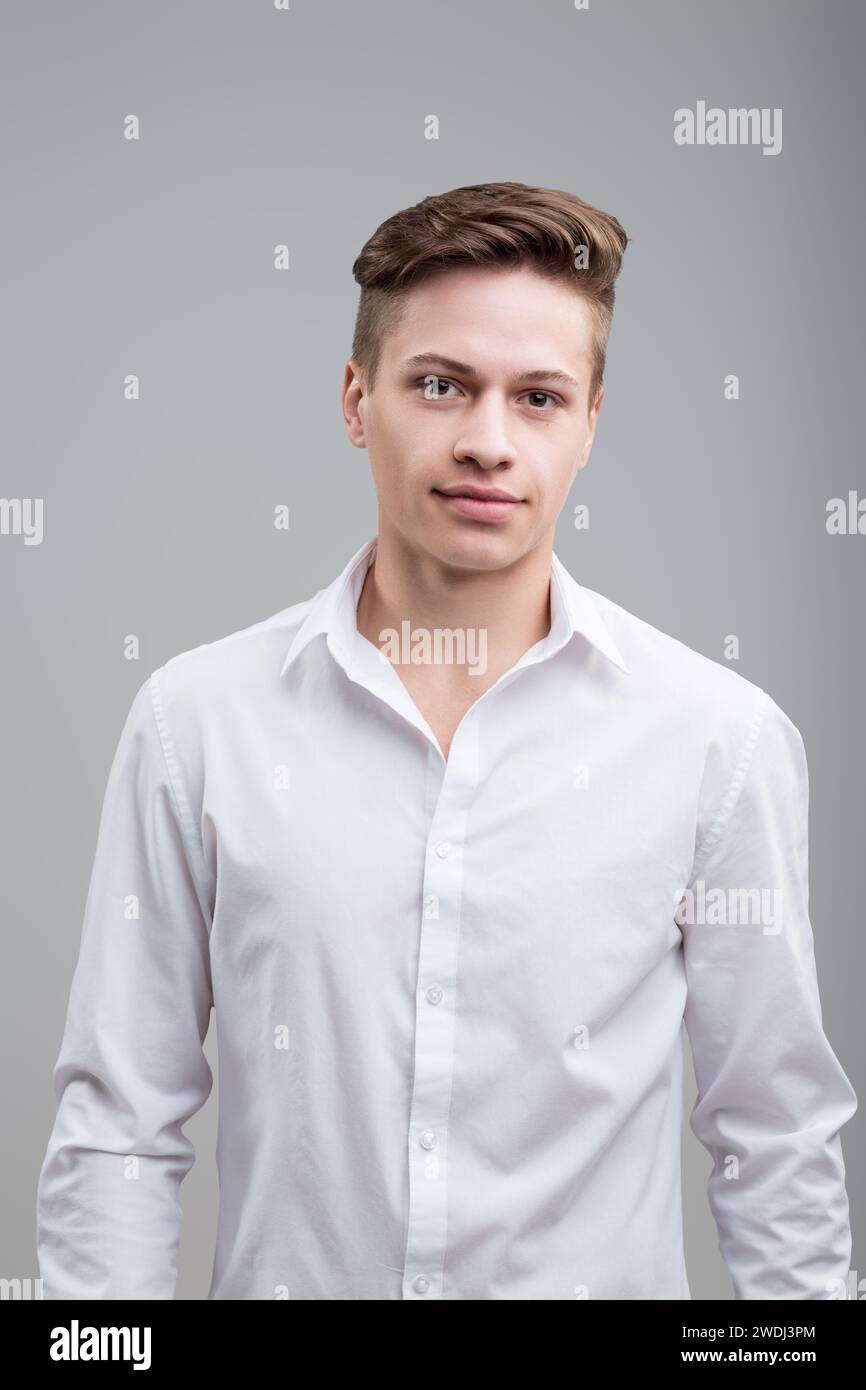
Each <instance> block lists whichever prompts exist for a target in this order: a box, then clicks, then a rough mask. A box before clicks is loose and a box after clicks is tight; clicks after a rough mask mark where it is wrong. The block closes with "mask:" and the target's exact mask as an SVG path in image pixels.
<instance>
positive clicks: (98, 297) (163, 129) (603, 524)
mask: <svg viewBox="0 0 866 1390" xmlns="http://www.w3.org/2000/svg"><path fill="white" fill-rule="evenodd" d="M2 26H3V30H4V32H3V35H2V43H0V52H2V53H3V54H4V56H3V58H2V59H0V62H2V67H3V71H2V84H0V103H2V110H0V129H2V132H3V135H2V143H3V170H2V177H3V183H2V187H3V190H4V199H3V201H4V212H3V216H2V219H0V236H2V250H3V254H2V262H0V275H2V295H3V304H2V321H3V326H4V331H3V334H2V351H3V361H2V373H0V380H2V390H3V396H4V401H3V406H4V426H3V454H2V476H0V495H2V496H5V497H42V498H43V499H44V525H45V535H44V540H43V543H42V545H39V546H25V545H24V544H23V542H22V539H21V537H16V536H0V583H2V588H0V592H2V600H3V601H2V632H0V638H2V644H3V648H2V649H3V657H4V664H5V670H6V679H4V681H3V682H2V701H3V708H2V741H0V746H2V760H3V763H2V780H0V787H2V792H0V803H2V804H0V815H2V824H0V845H2V856H3V862H2V872H0V893H2V901H3V955H4V965H5V970H4V972H3V987H2V989H3V996H2V1009H0V1017H2V1028H3V1035H4V1036H3V1048H4V1061H5V1065H4V1067H3V1075H2V1088H3V1094H2V1097H0V1107H2V1114H3V1116H4V1119H5V1121H6V1124H5V1127H4V1137H3V1154H2V1187H0V1191H2V1197H0V1205H2V1217H0V1219H2V1247H0V1248H2V1267H0V1275H4V1276H6V1277H21V1278H25V1277H27V1276H31V1277H35V1276H36V1275H37V1273H38V1270H37V1267H36V1256H35V1187H36V1178H37V1175H38V1170H39V1167H40V1164H41V1161H42V1157H43V1153H44V1149H45V1145H46V1143H47V1139H48V1134H49V1130H50V1127H51V1123H52V1119H53V1113H54V1100H53V1093H52V1088H51V1070H52V1068H53V1065H54V1061H55V1058H56V1054H57V1050H58V1048H59V1044H60V1037H61V1032H62V1025H63V1017H64V1013H65V1008H66V1001H67V996H68V990H69V983H70V979H71V973H72V969H73V966H74V964H75V960H76V957H77V952H78V943H79V933H80V927H81V918H82V913H83V907H84V900H85V895H86V891H87V884H88V878H89V874H90V867H91V861H92V857H93V851H94V848H95V835H96V828H97V823H98V818H99V811H100V806H101V801H102V796H103V792H104V790H105V780H106V777H107V774H108V769H109V765H110V762H111V757H112V755H113V752H114V748H115V745H116V743H117V739H118V737H119V734H120V730H121V727H122V725H123V721H124V719H125V716H126V713H127V711H128V708H129V705H130V702H131V700H132V696H133V694H134V693H135V691H136V689H137V688H138V686H139V685H140V683H141V682H142V680H143V679H144V678H145V677H146V676H147V675H148V674H149V673H150V671H152V670H153V669H155V668H156V667H157V666H159V665H160V664H161V663H162V662H164V661H166V660H167V659H168V658H169V657H171V656H173V655H174V654H175V653H177V652H180V651H184V650H186V649H188V648H190V647H194V646H197V645H198V644H200V643H202V642H206V641H211V640H213V639H216V638H218V637H221V636H223V635H225V634H226V633H229V632H232V631H235V630H236V629H238V628H242V627H246V626H247V625H249V624H250V623H253V622H256V621H258V620H259V619H261V618H264V617H266V616H268V615H269V614H271V613H274V612H276V611H278V610H280V609H282V608H284V607H287V606H288V605H289V604H291V603H295V602H297V601H299V600H300V599H303V598H306V597H309V596H310V595H311V594H312V593H313V592H315V590H316V589H318V588H320V587H321V586H322V585H323V584H326V583H327V582H328V581H329V580H330V579H331V578H333V576H334V575H335V574H336V572H337V570H338V569H339V568H340V567H341V566H342V565H343V564H344V563H345V561H346V560H347V559H348V557H349V555H350V554H351V553H352V552H353V551H354V550H355V549H357V547H358V546H359V545H360V544H361V543H362V542H363V541H364V540H365V539H367V538H369V537H370V536H372V535H373V534H374V533H375V528H376V505H375V494H374V491H373V486H372V481H371V478H370V474H369V465H368V462H367V458H366V455H365V454H363V453H361V452H358V451H357V450H355V449H353V448H352V447H351V446H350V445H349V443H348V442H347V440H346V438H345V436H344V430H343V425H342V421H341V417H340V411H339V394H340V388H341V379H342V370H343V366H344V363H345V360H346V358H347V357H348V356H349V352H350V340H351V329H352V322H353V316H354V310H355V305H356V301H357V287H356V286H355V284H354V282H353V280H352V278H351V264H352V261H353V259H354V257H355V256H356V255H357V253H358V251H359V250H360V248H361V245H362V244H363V242H364V241H365V240H366V238H367V237H368V236H369V235H370V234H371V233H372V231H373V230H374V228H375V227H376V226H377V225H378V224H379V222H380V221H382V220H383V218H385V217H386V216H388V215H390V214H391V213H392V212H394V211H396V210H397V209H398V208H402V207H406V206H408V205H409V204H411V203H414V202H416V201H417V200H418V199H420V198H422V197H424V196H425V195H426V194H428V193H435V192H441V191H443V190H445V189H448V188H452V187H455V186H457V185H458V184H463V183H477V182H486V181H489V180H494V179H515V180H520V181H522V182H527V183H537V184H542V185H549V186H553V187H558V188H567V189H569V190H571V191H573V192H575V193H577V194H579V195H580V196H581V197H583V198H585V199H586V200H587V201H589V202H592V203H595V204H597V205H598V206H600V207H602V208H605V209H606V210H608V211H610V212H612V213H614V214H615V215H616V216H617V217H618V218H619V219H620V221H621V222H622V223H623V225H624V226H625V228H626V231H627V232H628V233H629V235H630V236H631V237H632V238H633V240H632V244H631V245H630V246H629V248H628V251H627V253H626V257H625V264H624V269H623V272H622V275H621V277H620V281H619V289H618V304H617V308H616V312H615V315H614V327H613V333H612V336H611V340H610V352H609V359H608V371H607V375H606V387H607V396H606V399H605V402H604V405H603V407H602V411H601V415H600V417H599V425H598V433H597V437H596V443H595V447H594V451H593V454H592V458H591V461H590V465H589V467H588V468H587V469H586V470H585V471H584V472H583V473H581V474H579V475H578V479H577V481H576V483H575V487H574V490H573V493H572V495H571V497H570V498H569V502H568V504H567V507H566V510H565V512H564V513H563V517H562V522H561V524H560V528H559V531H558V534H557V546H556V549H557V553H558V554H559V556H560V558H561V559H562V560H563V561H564V562H565V563H566V565H567V566H568V567H569V568H570V569H571V571H572V573H573V574H575V576H576V578H578V579H579V580H580V581H581V582H583V583H585V584H586V585H588V586H589V587H590V588H594V589H596V590H599V591H600V592H601V593H605V594H607V595H609V596H610V597H611V598H612V599H614V600H615V601H616V602H618V603H621V604H623V605H624V606H625V607H626V608H628V609H630V610H631V611H632V612H635V613H637V614H638V615H639V616H640V617H642V618H644V619H645V620H647V621H648V622H650V623H652V624H654V625H655V626H657V627H659V628H662V629H663V630H665V631H667V632H670V633H672V634H673V635H674V636H676V637H678V638H679V639H680V640H682V641H684V642H686V643H687V644H688V645H690V646H692V647H694V648H696V649H697V650H699V651H701V652H704V653H705V654H706V655H708V656H710V657H712V658H714V659H716V660H719V661H723V660H724V655H723V647H722V644H723V640H724V637H725V636H726V635H727V634H729V633H736V634H738V635H739V638H740V644H741V647H740V659H739V663H738V669H739V670H740V671H741V672H742V674H743V675H745V676H746V677H748V678H749V679H750V680H753V681H755V682H756V683H757V684H759V685H761V686H763V687H764V688H765V689H767V690H768V691H769V693H770V694H771V695H772V696H773V698H774V699H776V700H777V701H778V703H779V704H780V705H781V706H782V708H783V709H784V710H785V711H786V712H787V713H788V714H789V715H790V717H791V718H792V719H793V720H794V722H795V724H797V726H798V727H799V729H800V731H801V732H802V734H803V738H804V740H805V744H806V750H807V754H808V758H809V768H810V781H811V856H810V858H811V905H812V921H813V927H814V932H815V942H816V955H817V960H818V971H819V982H820V987H821V997H822V1002H823V1012H824V1020H825V1027H826V1031H827V1034H828V1036H829V1038H830V1041H831V1043H832V1044H833V1046H834V1048H835V1050H836V1052H837V1054H838V1055H839V1057H840V1060H841V1061H842V1063H843V1065H844V1066H845V1069H846V1071H847V1072H848V1075H849V1076H850V1078H851V1080H852V1083H853V1085H854V1087H855V1089H856V1090H857V1092H858V1095H859V1094H861V1093H862V1092H863V1089H864V1081H863V1047H862V1038H863V1021H862V1004H861V994H862V983H863V960H864V931H863V925H864V924H863V913H862V906H861V904H862V886H861V878H860V873H861V868H862V857H863V832H864V828H866V827H864V819H866V818H864V795H863V786H864V775H866V745H864V740H863V722H862V710H863V706H864V693H866V681H864V656H863V595H864V566H866V536H839V537H831V536H828V534H827V533H826V529H825V508H826V503H827V500H828V498H830V497H835V496H842V497H845V496H847V493H848V491H849V489H852V488H853V489H857V490H858V491H859V493H860V495H863V494H864V493H866V469H864V461H863V445H862V437H861V416H862V401H863V369H864V353H863V338H862V323H863V321H864V309H866V305H864V277H863V269H862V256H863V246H862V229H863V226H864V224H866V216H864V213H866V209H864V192H863V178H862V162H861V156H862V137H863V116H864V102H863V98H862V95H861V94H860V93H859V92H858V77H859V76H860V73H861V72H862V67H863V59H864V32H866V10H864V6H863V5H862V4H861V3H856V0H834V3H828V0H823V3H822V4H820V5H815V4H812V3H783V2H782V0H776V3H767V0H764V3H762V4H759V5H755V4H754V3H753V0H734V2H732V0H726V3H725V4H716V3H695V0H678V2H676V3H674V2H672V0H667V3H647V0H629V2H628V3H622V0H619V3H615V2H614V0H611V2H610V3H602V0H591V6H590V10H589V11H588V12H586V13H580V12H577V11H575V10H574V8H573V4H572V2H571V0H556V2H554V0H545V2H543V3H539V2H538V0H533V3H530V2H529V0H526V3H523V4H519V3H515V2H514V0H475V3H469V2H468V0H464V2H463V3H458V0H449V3H443V2H442V0H440V2H439V3H437V4H430V3H429V0H425V3H415V0H366V3H357V2H356V0H342V3H328V2H327V0H307V2H306V3H305V2H304V0H291V9H290V11H289V13H278V12H275V11H274V10H273V7H272V4H271V2H270V0H261V2H260V3H252V0H244V3H241V0H237V2H236V3H226V2H225V0H223V2H222V3H214V0H197V3H177V0H173V3H170V4H169V3H154V0H149V3H147V4H140V3H134V4H133V3H130V0H110V3H107V2H106V3H84V4H80V5H76V6H71V5H68V4H62V3H40V4H38V5H26V4H19V5H13V4H6V5H5V6H4V9H3V19H2ZM699 99H704V100H706V101H707V103H708V105H718V106H721V107H724V108H725V109H727V108H729V107H738V106H746V107H749V106H756V107H769V108H773V107H782V108H783V111H784V118H783V119H784V124H783V149H782V152H781V153H780V154H779V155H777V156H775V157H771V156H764V155H762V153H761V150H760V148H759V147H754V146H721V147H703V148H701V147H691V148H689V147H686V148H683V147H678V146H676V145H675V144H674V142H673V134H672V133H673V112H674V110H675V109H676V108H677V107H680V106H690V107H692V108H694V106H695V104H696V102H697V101H698V100H699ZM131 112H132V113H135V114H137V115H138V116H139V117H140V119H141V124H142V129H141V139H140V141H138V142H132V143H130V142H127V141H126V140H124V139H123V138H122V122H123V118H124V117H125V116H126V115H127V114H129V113H131ZM431 113H432V114H436V115H437V116H438V117H439V120H440V123H441V128H440V138H439V140H438V141H428V140H425V138H424V118H425V117H426V116H427V115H429V114H431ZM281 242H285V243H287V244H288V245H289V247H290V253H291V269H290V270H289V271H288V272H285V273H278V272H276V271H275V270H274V269H273V268H272V261H273V247H274V245H275V244H276V243H281ZM128 372H136V373H138V374H139V375H140V378H141V390H142V395H141V399H140V400H139V401H137V402H127V401H125V400H124V399H123V394H122V383H123V378H124V376H125V375H126V374H127V373H128ZM729 372H736V373H738V374H739V377H740V382H741V399H740V400H739V401H738V402H736V403H732V402H726V401H725V400H724V399H723V395H722V379H723V377H724V375H725V374H726V373H729ZM281 502H283V503H286V504H287V505H288V506H289V507H290V509H291V528H290V530H289V531H288V532H287V533H284V532H277V531H275V530H274V529H273V524H272V516H273V508H274V506H275V505H277V504H278V503H281ZM577 502H587V503H588V504H589V506H590V514H591V528H590V530H589V531H588V532H575V531H574V530H573V528H572V525H571V522H570V516H571V511H572V508H573V506H574V504H575V503H577ZM129 633H136V634H138V636H139V638H140V641H141V655H140V659H139V660H138V661H127V660H125V659H124V655H123V639H124V637H125V636H126V635H127V634H129ZM214 1033H215V1030H214V1027H213V1024H212V1026H211V1033H210V1035H209V1037H208V1041H207V1054H208V1058H209V1060H210V1062H211V1065H212V1066H213V1068H214V1071H215V1074H216V1067H217V1057H216V1045H215V1036H214ZM686 1090H687V1094H686V1102H687V1107H688V1109H690V1108H691V1103H692V1101H693V1099H694V1081H693V1074H692V1073H691V1071H690V1070H689V1071H688V1074H687V1083H686ZM688 1109H687V1112H686V1113H688ZM862 1110H863V1105H862V1103H861V1111H858V1113H857V1115H855V1117H854V1119H853V1120H852V1121H851V1122H850V1123H849V1124H848V1125H847V1126H846V1128H845V1130H844V1131H843V1149H844V1153H845V1158H846V1166H847V1170H848V1187H849V1195H850V1198H851V1204H852V1222H853V1227H854V1239H855V1248H854V1256H853V1259H852V1265H853V1267H854V1269H856V1270H858V1271H859V1272H860V1273H859V1277H860V1278H866V1250H864V1247H863V1238H864V1190H863V1181H862V1174H863V1157H864V1155H863V1130H864V1119H863V1113H861V1112H862ZM215 1126H216V1085H215V1087H214V1092H213V1093H212V1095H211V1098H210V1100H209V1101H208V1103H207V1105H206V1106H205V1107H204V1109H203V1110H202V1111H201V1112H200V1113H199V1114H198V1115H197V1116H196V1117H195V1118H194V1119H193V1120H192V1121H191V1122H190V1124H189V1125H188V1127H187V1132H188V1133H189V1135H190V1137H191V1138H192V1140H193V1142H194V1143H195V1145H196V1149H197V1154H198V1159H197V1163H196V1165H195V1167H194V1169H193V1171H192V1173H191V1174H190V1176H189V1177H188V1179H187V1180H186V1182H185V1183H184V1185H183V1187H182V1189H181V1193H182V1199H183V1206H184V1210H185V1224H184V1232H183V1237H182V1242H181V1252H180V1261H179V1268H180V1278H179V1285H178V1296H179V1297H181V1298H204V1297H205V1296H206V1293H207V1289H208V1285H209V1280H210V1268H211V1260H212V1252H213V1239H214V1232H215V1221H216V1204H217V1187H216V1168H215V1161H214V1157H213V1145H214V1138H215ZM684 1152H685V1157H686V1166H685V1212H686V1225H687V1247H686V1252H687V1259H688V1269H689V1278H690V1281H691V1286H692V1293H693V1295H694V1297H695V1298H698V1299H700V1298H712V1297H722V1298H729V1297H731V1286H730V1282H729V1280H728V1277H727V1274H726V1272H725V1269H724V1266H723V1264H722V1262H721V1259H720V1257H719V1254H718V1249H717V1244H716V1236H715V1229H714V1226H713V1223H712V1219H711V1217H710V1215H709V1211H708V1208H707V1204H706V1199H705V1184H706V1180H707V1176H708V1174H709V1171H710V1159H709V1156H708V1155H707V1154H706V1153H705V1151H704V1150H703V1149H702V1148H701V1146H700V1145H699V1144H698V1143H697V1141H696V1140H695V1139H694V1138H693V1136H692V1135H691V1133H690V1131H688V1130H686V1133H685V1136H684ZM864 1291H866V1286H864Z"/></svg>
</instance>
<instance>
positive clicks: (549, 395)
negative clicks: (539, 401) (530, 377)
mask: <svg viewBox="0 0 866 1390" xmlns="http://www.w3.org/2000/svg"><path fill="white" fill-rule="evenodd" d="M526 394H527V395H528V396H546V397H547V398H548V400H550V401H553V404H554V406H555V407H558V406H559V404H560V402H559V400H558V398H557V397H556V396H554V395H553V394H552V393H551V392H550V391H527V393H526ZM538 413H539V414H540V415H543V414H546V413H548V412H545V411H543V410H542V411H539V412H538Z"/></svg>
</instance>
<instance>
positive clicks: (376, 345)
mask: <svg viewBox="0 0 866 1390" xmlns="http://www.w3.org/2000/svg"><path fill="white" fill-rule="evenodd" d="M627 244H628V237H627V236H626V233H625V231H624V230H623V228H622V227H621V225H620V224H619V222H618V221H617V220H616V218H615V217H613V216H611V214H610V213H607V212H602V211H600V209H599V208H595V207H592V206H591V205H590V204H589V203H584V202H583V201H582V200H581V199H580V198H578V197H576V196H575V194H573V193H566V192H564V191H563V190H562V189H559V188H534V187H532V186H531V185H529V184H525V183H474V184H468V185H467V186H466V187H464V188H452V189H451V191H450V192H448V193H437V194H434V195H431V196H430V197H428V198H424V199H422V201H421V202H420V203H415V204H414V206H413V207H409V208H404V209H403V210H402V211H401V212H396V213H394V215H393V216H392V217H389V218H387V219H386V221H384V222H383V223H382V225H381V226H380V227H378V228H377V229H376V231H375V232H374V233H373V235H372V236H371V237H370V239H369V241H367V242H366V244H365V245H364V247H363V249H362V251H361V254H360V255H359V256H358V258H357V260H356V261H355V263H354V265H353V266H352V274H353V275H354V277H355V279H356V280H357V282H358V284H359V285H360V286H361V295H360V299H359V302H358V312H357V316H356V319H355V331H354V336H353V340H352V357H353V358H354V360H355V362H356V363H357V364H358V367H359V368H360V370H361V371H362V372H363V374H364V377H365V379H366V383H367V387H368V389H370V390H372V388H373V386H374V384H375V380H376V373H377V370H378V367H379V360H380V357H381V352H382V340H383V338H384V337H385V335H386V334H387V333H390V332H393V330H394V329H395V328H396V327H397V326H398V324H399V322H400V316H401V312H402V309H403V304H404V302H405V299H406V297H407V295H408V293H409V291H410V290H411V289H412V288H413V287H414V286H416V285H417V284H418V283H419V282H420V281H421V280H422V279H428V278H430V277H431V276H433V275H435V274H438V273H440V272H442V271H447V270H449V269H452V268H456V267H458V266H468V265H478V266H497V265H500V266H502V267H503V268H512V269H514V268H517V267H519V266H529V267H530V268H531V269H533V270H534V271H536V273H538V274H539V275H543V276H546V277H547V278H548V279H551V280H558V281H560V282H561V283H563V284H565V285H568V286H570V287H571V288H572V289H574V290H575V291H576V292H577V293H578V294H581V295H582V296H583V297H584V299H585V300H586V302H587V306H588V309H589V313H590V320H591V323H592V357H593V373H592V378H591V381H590V386H589V401H588V409H591V408H592V404H593V402H594V400H595V398H596V395H597V394H598V391H599V388H600V386H601V384H602V380H603V378H604V366H605V357H606V351H607V340H608V335H609V333H610V324H611V318H612V316H613V305H614V283H615V281H616V278H617V276H618V274H619V272H620V267H621V265H622V258H623V254H624V252H625V248H626V245H627ZM581 248H584V249H583V250H582V249H581Z"/></svg>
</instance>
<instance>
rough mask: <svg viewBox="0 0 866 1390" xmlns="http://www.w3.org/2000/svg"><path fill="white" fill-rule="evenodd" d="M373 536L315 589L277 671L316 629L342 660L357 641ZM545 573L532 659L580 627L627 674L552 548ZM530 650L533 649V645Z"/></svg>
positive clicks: (552, 649)
mask: <svg viewBox="0 0 866 1390" xmlns="http://www.w3.org/2000/svg"><path fill="white" fill-rule="evenodd" d="M377 541H378V537H377V536H374V537H373V539H372V540H369V541H365V542H364V544H363V545H362V546H361V547H360V549H359V550H356V551H355V554H354V555H353V556H352V558H351V559H350V560H349V561H348V563H347V564H346V565H345V566H344V568H343V570H342V571H341V572H340V574H338V575H337V578H336V579H335V580H334V581H333V582H332V583H331V584H329V585H327V587H326V588H324V589H320V590H319V592H318V593H317V594H315V595H314V597H313V599H312V601H311V603H310V608H309V611H308V613H307V616H306V618H305V619H304V621H303V622H302V623H301V626H300V627H299V628H298V631H297V632H296V633H295V636H294V637H293V639H292V641H291V643H290V645H289V649H288V652H287V654H286V659H285V661H284V662H283V665H282V667H281V669H280V675H281V676H282V675H284V674H285V672H286V671H287V670H288V669H289V667H290V666H291V664H292V662H293V661H294V660H295V658H296V657H297V656H298V655H299V654H300V653H301V652H302V651H303V650H304V648H305V647H306V646H307V645H308V643H309V642H311V641H312V640H313V638H314V637H317V636H319V634H320V633H325V635H326V638H327V642H328V646H329V647H330V648H331V650H332V652H333V653H334V655H335V656H337V657H338V658H340V659H343V660H344V659H345V658H346V657H347V656H348V654H349V653H350V652H351V651H352V648H353V647H356V646H357V643H358V640H359V636H360V634H359V632H358V626H357V607H358V599H359V598H360V595H361V589H362V588H363V585H364V578H365V576H366V573H367V570H368V569H369V567H370V565H371V564H372V563H373V560H374V559H375V557H376V545H377ZM550 577H551V588H550V610H551V624H550V631H549V633H548V634H547V636H546V637H545V638H543V639H542V641H541V642H540V643H537V644H536V646H537V647H538V653H537V659H538V660H541V659H542V658H543V657H546V656H552V655H553V653H554V652H556V651H558V650H559V648H560V647H563V646H565V644H566V642H568V641H570V640H571V638H572V637H573V636H574V634H575V633H580V635H581V636H582V637H584V638H585V639H586V640H587V641H588V642H589V643H590V644H591V645H592V646H593V647H595V649H596V650H597V651H599V652H601V653H602V654H603V655H604V656H605V657H607V659H608V660H609V661H612V662H613V663H614V664H615V665H616V666H618V667H619V668H620V669H621V670H622V671H625V673H626V674H629V669H628V667H627V665H626V664H625V661H624V659H623V656H622V653H621V652H620V650H619V648H618V647H617V645H616V643H615V642H614V640H613V637H612V636H611V634H610V630H609V629H608V627H607V625H606V624H605V622H604V619H603V618H602V616H601V614H600V613H599V611H598V609H597V608H596V606H595V604H594V603H593V601H592V598H591V596H590V594H589V592H588V591H587V590H586V589H584V588H583V587H582V586H581V585H580V584H578V582H577V580H576V579H575V578H574V577H573V576H572V575H571V574H570V573H569V572H568V570H567V569H566V567H565V565H564V564H563V563H562V561H561V560H560V559H559V557H558V556H557V554H556V552H553V554H552V557H551V566H550ZM531 650H532V651H533V652H534V651H535V648H532V649H531ZM524 655H525V656H528V655H529V654H528V653H525V654H524Z"/></svg>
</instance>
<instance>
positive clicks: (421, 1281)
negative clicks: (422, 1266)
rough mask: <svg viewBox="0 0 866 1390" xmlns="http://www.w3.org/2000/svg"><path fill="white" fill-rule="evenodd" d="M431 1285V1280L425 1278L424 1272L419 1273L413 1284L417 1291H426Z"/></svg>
mask: <svg viewBox="0 0 866 1390" xmlns="http://www.w3.org/2000/svg"><path fill="white" fill-rule="evenodd" d="M429 1287H430V1280H429V1279H425V1278H424V1275H423V1274H419V1275H418V1278H417V1279H416V1280H414V1282H413V1284H412V1288H413V1289H414V1290H415V1292H416V1293H426V1292H427V1290H428V1289H429Z"/></svg>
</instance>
